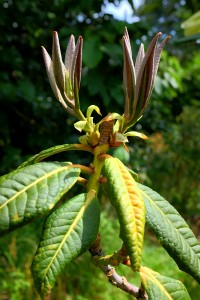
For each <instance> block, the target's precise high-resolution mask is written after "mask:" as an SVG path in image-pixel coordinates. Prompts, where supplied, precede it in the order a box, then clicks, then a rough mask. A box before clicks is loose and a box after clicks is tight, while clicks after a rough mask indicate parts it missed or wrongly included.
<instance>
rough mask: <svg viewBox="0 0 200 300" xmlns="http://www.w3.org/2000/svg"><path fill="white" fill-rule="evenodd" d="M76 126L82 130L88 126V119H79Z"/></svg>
mask: <svg viewBox="0 0 200 300" xmlns="http://www.w3.org/2000/svg"><path fill="white" fill-rule="evenodd" d="M74 127H75V128H76V129H77V130H78V131H80V132H81V131H82V130H84V129H85V128H86V127H87V121H78V122H76V123H75V124H74Z"/></svg>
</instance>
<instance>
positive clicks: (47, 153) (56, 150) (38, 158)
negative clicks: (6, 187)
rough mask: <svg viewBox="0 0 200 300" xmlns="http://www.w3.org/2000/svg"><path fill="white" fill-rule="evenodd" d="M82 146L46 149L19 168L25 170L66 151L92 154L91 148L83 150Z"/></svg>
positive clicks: (59, 146) (74, 145)
mask: <svg viewBox="0 0 200 300" xmlns="http://www.w3.org/2000/svg"><path fill="white" fill-rule="evenodd" d="M80 146H81V145H79V144H63V145H58V146H55V147H51V148H48V149H45V150H43V151H41V152H40V153H38V154H35V155H34V156H31V157H30V158H29V159H27V160H26V161H25V162H23V163H22V164H21V165H20V166H19V168H23V167H26V166H28V165H32V164H35V163H38V162H40V161H41V160H43V159H45V158H47V157H49V156H51V155H54V154H57V153H60V152H64V151H70V150H86V151H88V152H91V150H90V147H85V146H83V147H82V148H81V147H80ZM19 168H18V169H19Z"/></svg>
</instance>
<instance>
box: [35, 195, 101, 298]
mask: <svg viewBox="0 0 200 300" xmlns="http://www.w3.org/2000/svg"><path fill="white" fill-rule="evenodd" d="M99 221H100V208H99V201H98V199H97V198H96V197H95V191H93V190H90V191H89V192H88V193H87V194H80V195H78V196H76V197H74V198H72V199H71V200H69V201H68V202H66V203H65V204H63V205H62V206H60V207H59V208H58V209H56V210H55V211H54V212H53V213H52V214H51V215H50V216H49V217H48V219H47V221H46V223H45V225H44V229H43V237H42V240H41V242H40V245H39V248H38V250H37V253H36V256H35V258H34V261H33V264H32V272H33V276H34V280H35V283H36V285H37V288H38V290H39V292H40V294H41V295H42V296H43V297H44V296H45V295H46V294H47V293H48V292H49V291H50V290H51V289H52V287H53V286H54V284H55V282H56V279H57V277H58V275H59V274H60V272H61V271H62V270H64V268H65V266H66V265H67V264H68V263H69V262H71V261H72V260H74V259H75V258H77V257H78V256H80V254H82V253H83V252H85V251H86V250H87V249H89V247H90V246H91V244H92V242H93V241H94V240H95V238H96V235H97V233H98V229H99Z"/></svg>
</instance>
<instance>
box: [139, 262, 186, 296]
mask: <svg viewBox="0 0 200 300" xmlns="http://www.w3.org/2000/svg"><path fill="white" fill-rule="evenodd" d="M140 276H141V279H142V284H143V286H144V288H145V290H146V292H147V294H148V299H149V300H157V299H159V300H190V296H189V294H188V292H187V290H186V288H185V286H184V285H183V284H182V282H180V281H178V280H175V279H172V278H170V277H166V276H162V275H160V274H159V273H157V272H154V271H153V270H151V269H149V268H146V267H142V268H141V269H140Z"/></svg>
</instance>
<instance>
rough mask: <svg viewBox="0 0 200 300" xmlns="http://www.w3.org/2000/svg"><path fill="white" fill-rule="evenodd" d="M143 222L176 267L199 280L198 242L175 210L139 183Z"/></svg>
mask: <svg viewBox="0 0 200 300" xmlns="http://www.w3.org/2000/svg"><path fill="white" fill-rule="evenodd" d="M139 188H140V189H141V194H142V197H143V199H144V202H145V205H146V211H147V215H146V218H147V223H148V224H149V226H150V227H151V229H152V230H153V232H154V233H155V235H156V236H157V238H158V239H159V240H160V242H161V244H162V246H163V247H164V248H165V249H166V250H167V252H168V253H169V255H170V256H171V257H172V258H173V259H174V260H175V261H176V263H177V265H178V266H179V268H180V269H181V270H183V271H185V272H187V273H188V274H190V275H191V276H192V277H194V278H195V279H196V280H197V281H198V282H200V245H199V243H198V241H197V239H196V237H195V236H194V234H193V232H192V231H191V229H190V228H189V227H188V225H187V223H186V222H185V220H184V219H183V218H182V217H181V216H180V214H179V213H178V211H177V210H176V209H175V208H174V207H173V206H172V205H171V204H170V203H169V202H168V201H166V200H165V199H164V198H163V197H161V196H160V195H159V194H158V193H156V192H155V191H153V190H151V189H150V188H148V187H146V186H144V185H141V184H139Z"/></svg>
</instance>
